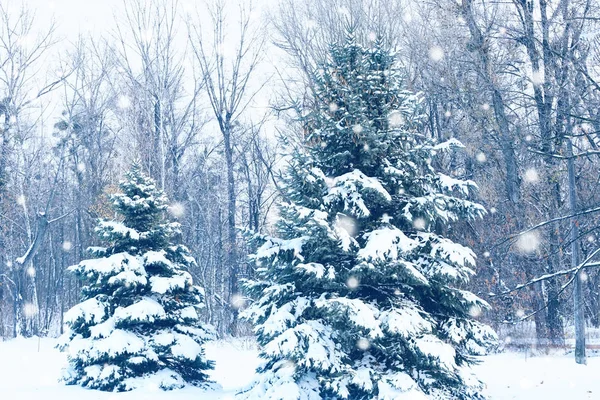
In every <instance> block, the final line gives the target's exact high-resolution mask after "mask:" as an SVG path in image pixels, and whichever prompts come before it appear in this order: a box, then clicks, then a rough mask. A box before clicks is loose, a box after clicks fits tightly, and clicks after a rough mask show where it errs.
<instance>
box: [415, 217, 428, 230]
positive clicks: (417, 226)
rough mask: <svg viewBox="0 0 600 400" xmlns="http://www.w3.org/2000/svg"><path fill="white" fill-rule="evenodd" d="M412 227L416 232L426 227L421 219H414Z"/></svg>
mask: <svg viewBox="0 0 600 400" xmlns="http://www.w3.org/2000/svg"><path fill="white" fill-rule="evenodd" d="M413 226H414V228H415V229H417V230H424V229H425V226H426V223H425V220H424V219H423V218H416V219H415V220H414V221H413Z"/></svg>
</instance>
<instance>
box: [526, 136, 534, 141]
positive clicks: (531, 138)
mask: <svg viewBox="0 0 600 400" xmlns="http://www.w3.org/2000/svg"><path fill="white" fill-rule="evenodd" d="M525 140H526V141H527V142H531V141H532V140H533V136H531V135H527V136H525Z"/></svg>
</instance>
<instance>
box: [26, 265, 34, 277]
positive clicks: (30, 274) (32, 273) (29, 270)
mask: <svg viewBox="0 0 600 400" xmlns="http://www.w3.org/2000/svg"><path fill="white" fill-rule="evenodd" d="M27 275H29V276H30V277H32V278H33V277H34V276H35V268H33V267H29V268H27Z"/></svg>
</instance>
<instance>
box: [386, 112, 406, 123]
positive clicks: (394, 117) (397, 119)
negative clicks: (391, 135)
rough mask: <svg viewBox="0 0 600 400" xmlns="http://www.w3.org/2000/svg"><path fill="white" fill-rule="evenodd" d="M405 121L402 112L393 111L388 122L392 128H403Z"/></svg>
mask: <svg viewBox="0 0 600 400" xmlns="http://www.w3.org/2000/svg"><path fill="white" fill-rule="evenodd" d="M403 121H404V118H403V117H402V113H401V112H400V111H392V112H391V113H390V115H388V122H389V123H390V125H391V126H394V127H397V126H401V125H402V123H403Z"/></svg>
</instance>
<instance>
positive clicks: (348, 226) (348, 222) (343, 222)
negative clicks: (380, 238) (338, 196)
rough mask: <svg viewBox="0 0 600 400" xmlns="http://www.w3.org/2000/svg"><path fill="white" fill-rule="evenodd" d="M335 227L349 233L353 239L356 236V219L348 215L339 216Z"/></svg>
mask: <svg viewBox="0 0 600 400" xmlns="http://www.w3.org/2000/svg"><path fill="white" fill-rule="evenodd" d="M335 227H336V228H338V229H343V230H345V231H346V232H347V233H348V235H350V236H352V237H354V236H355V235H356V231H357V228H356V221H355V220H354V218H352V217H349V216H347V215H344V214H339V215H338V217H337V219H336V221H335Z"/></svg>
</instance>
